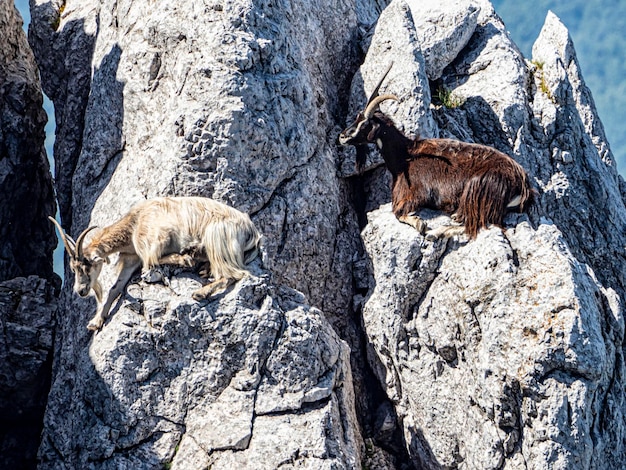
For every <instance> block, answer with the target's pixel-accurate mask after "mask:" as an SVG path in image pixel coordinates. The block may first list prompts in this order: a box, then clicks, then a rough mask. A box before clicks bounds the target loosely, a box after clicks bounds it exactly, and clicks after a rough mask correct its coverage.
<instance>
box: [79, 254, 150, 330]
mask: <svg viewBox="0 0 626 470" xmlns="http://www.w3.org/2000/svg"><path fill="white" fill-rule="evenodd" d="M117 266H118V272H117V280H116V281H115V283H114V284H113V286H111V289H110V290H109V292H108V293H107V296H106V299H105V301H104V303H99V304H98V310H97V311H96V315H95V316H94V317H93V318H92V319H91V320H90V321H89V324H88V325H87V329H88V330H92V331H96V330H99V329H100V328H102V325H104V322H105V320H106V319H107V317H108V316H109V311H110V310H111V306H112V305H113V302H115V299H117V298H118V297H119V295H120V294H121V293H122V291H123V290H124V287H126V284H127V283H128V281H129V280H130V278H131V277H132V275H133V273H134V272H135V271H136V270H137V268H139V266H141V260H140V259H139V256H137V255H122V254H120V257H119V260H118V262H117Z"/></svg>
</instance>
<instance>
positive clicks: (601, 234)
mask: <svg viewBox="0 0 626 470" xmlns="http://www.w3.org/2000/svg"><path fill="white" fill-rule="evenodd" d="M454 3H455V4H456V5H459V4H462V5H464V6H465V11H466V12H467V15H468V16H476V12H477V11H478V12H479V13H478V15H477V18H476V20H477V21H476V23H475V24H473V23H472V22H465V23H463V24H464V25H465V27H466V28H469V29H471V38H470V39H469V42H467V45H466V46H465V48H464V49H462V50H461V49H459V50H460V52H459V54H458V55H457V56H456V57H455V58H454V60H452V61H450V63H449V64H447V65H446V66H445V67H441V65H439V66H438V67H434V66H432V65H429V63H428V62H427V61H425V62H424V64H425V66H424V68H423V69H419V70H420V71H419V72H418V74H419V75H421V77H419V76H418V77H417V78H415V77H412V76H410V75H409V76H407V81H406V82H402V83H400V84H399V87H404V88H407V87H413V86H415V84H416V83H419V82H420V81H422V82H423V81H424V80H426V77H429V78H430V79H431V83H432V85H433V86H442V87H444V89H446V90H447V91H451V92H452V93H453V94H454V95H455V96H456V97H457V98H459V99H460V100H461V101H462V103H463V104H461V105H460V106H458V107H455V108H447V107H446V106H439V107H436V106H430V107H429V104H430V103H429V102H423V99H424V98H420V97H418V98H417V99H416V101H417V105H413V106H412V107H413V109H415V108H418V109H420V110H422V111H421V112H419V113H418V116H416V117H415V118H414V122H413V123H412V124H411V123H410V122H407V121H406V119H405V116H406V114H407V113H406V112H400V113H398V111H397V106H395V107H394V106H393V105H390V106H389V107H388V108H383V110H384V111H386V112H388V113H389V114H390V115H392V116H393V117H394V118H395V119H396V121H400V122H401V125H402V126H403V127H404V128H413V129H416V130H419V129H420V125H421V124H420V123H423V122H430V120H431V119H433V118H434V119H435V121H436V123H437V127H438V131H436V133H435V135H440V136H442V137H450V136H451V137H456V138H461V139H463V140H468V141H476V142H480V143H486V144H489V145H492V146H495V147H496V148H498V149H500V150H502V151H505V152H507V153H509V154H510V155H513V156H514V157H515V158H516V159H517V160H518V161H519V162H520V163H522V164H523V165H524V166H525V168H526V169H527V170H528V171H529V173H530V175H531V177H532V179H533V181H534V182H535V185H536V187H537V189H538V190H539V198H538V199H539V200H538V204H537V208H536V209H535V210H534V212H532V213H531V215H530V218H529V217H528V216H526V215H524V216H517V217H514V216H511V217H509V218H508V219H507V220H506V227H507V228H506V230H504V231H502V230H500V229H497V228H493V229H490V230H484V231H483V232H481V233H480V234H479V236H478V238H477V239H476V240H473V241H467V240H451V241H449V242H447V243H446V242H445V241H436V242H434V243H433V242H429V241H426V240H424V239H423V238H422V237H421V236H419V235H418V234H416V233H415V231H413V230H412V229H411V228H410V227H409V226H403V225H401V224H399V223H398V222H397V221H396V220H395V219H394V217H393V216H392V214H391V213H390V210H389V206H382V207H381V208H380V209H379V210H376V211H373V212H371V213H370V214H369V216H368V220H369V223H368V225H367V226H366V228H365V230H364V231H363V233H362V236H363V240H364V243H365V247H366V254H367V258H366V260H367V263H368V264H369V266H370V273H371V278H370V290H369V293H368V295H367V296H366V297H365V299H364V300H363V321H364V324H365V329H366V334H367V336H368V338H369V340H370V341H371V352H372V354H371V356H370V363H372V364H373V367H374V370H375V372H376V374H377V375H378V377H379V380H380V382H381V383H382V384H384V386H385V389H386V391H387V394H388V396H389V397H390V398H391V399H392V401H393V402H394V404H395V406H396V411H397V413H398V415H399V417H400V419H401V421H402V426H403V429H404V435H405V441H406V446H407V448H408V450H409V453H410V455H411V456H412V458H413V459H414V460H415V461H418V462H420V464H421V465H422V466H423V467H424V468H442V467H444V468H456V467H466V468H528V467H532V468H563V469H565V468H568V469H569V468H598V469H599V468H620V467H621V465H622V464H623V462H624V460H625V459H626V449H625V448H624V446H623V439H624V435H625V434H626V427H625V425H626V422H625V419H624V412H623V409H624V404H625V401H626V400H625V398H626V397H625V396H624V390H623V386H622V385H617V384H623V380H624V372H625V370H624V349H623V341H624V317H623V301H624V294H625V290H624V280H623V272H624V268H625V265H624V253H623V250H624V242H625V241H626V240H624V236H625V233H626V232H625V230H624V228H625V225H626V224H625V221H624V217H625V216H626V211H625V208H624V199H623V191H620V186H621V185H622V186H623V181H622V180H621V178H620V177H619V176H618V174H617V172H616V169H615V163H614V160H613V157H612V155H611V153H610V150H609V147H608V143H607V142H606V138H605V137H604V133H603V130H602V127H601V124H600V122H599V119H598V117H597V114H596V111H595V107H594V106H593V101H592V99H591V95H590V93H589V91H588V89H587V88H586V87H585V85H584V81H583V79H582V76H581V74H580V69H579V66H578V62H577V60H576V56H575V52H574V49H573V46H572V43H571V40H570V38H569V36H568V33H567V30H566V29H565V28H564V27H563V25H562V24H561V23H560V22H559V21H558V19H557V18H556V17H555V16H554V15H552V14H550V15H548V18H547V19H546V24H545V26H544V29H543V31H542V33H541V35H540V37H539V39H538V40H537V43H536V44H535V47H534V50H533V62H532V63H531V62H529V63H526V62H525V61H524V59H523V58H522V57H521V55H520V53H519V51H518V50H517V48H516V47H515V45H514V44H512V43H511V41H510V39H509V38H508V35H507V34H506V32H505V29H504V25H502V23H501V21H500V20H499V18H498V17H497V16H496V15H495V13H494V12H493V9H492V7H491V5H490V4H489V3H488V2H454ZM433 10H434V9H432V8H431V5H430V3H429V2H406V3H405V2H402V1H398V2H392V4H391V5H390V6H389V7H388V9H387V10H386V11H385V12H384V13H383V14H382V15H381V18H380V20H379V22H378V25H377V28H376V32H375V34H374V36H373V37H372V40H371V43H372V46H371V48H370V50H372V48H374V45H375V44H377V43H378V42H382V41H385V40H386V39H387V38H388V37H391V36H396V37H397V36H398V35H401V34H402V33H399V32H398V25H400V24H402V25H404V27H405V29H406V33H405V35H411V34H413V33H412V32H413V31H415V30H420V29H422V28H423V25H422V22H423V21H424V18H429V17H430V15H431V14H432V11H433ZM407 12H410V14H411V17H410V18H412V21H408V22H407V20H406V18H407ZM439 33H440V34H433V35H432V36H431V38H432V41H440V42H445V41H450V40H451V39H453V38H454V37H459V38H460V37H467V36H466V35H464V34H459V32H458V31H456V32H453V31H452V30H451V29H450V28H446V27H445V23H444V24H443V25H442V28H440V30H439ZM379 36H380V38H379ZM424 41H426V44H424ZM420 47H421V49H422V50H436V49H437V46H436V45H433V44H432V43H430V42H429V41H428V39H427V38H425V39H422V40H421V41H418V40H416V41H415V42H414V48H412V49H411V48H407V47H406V43H404V44H402V43H401V44H400V46H399V47H394V46H393V45H392V46H391V47H387V48H385V49H383V50H382V51H380V50H379V51H376V53H373V54H371V55H370V54H369V53H368V55H367V57H366V59H365V63H364V65H363V67H362V68H361V75H362V77H358V78H357V79H355V82H356V83H360V82H361V81H365V82H367V81H368V80H369V81H371V82H375V81H376V80H377V76H379V75H380V74H381V73H382V71H384V70H385V68H386V66H387V64H388V63H389V62H391V61H393V62H394V63H402V64H403V63H406V62H408V61H415V57H416V55H419V48H420ZM404 75H405V76H406V75H407V74H404ZM401 76H402V75H401ZM394 79H395V80H398V77H394ZM432 80H435V82H434V83H433V82H432ZM355 82H353V92H354V88H355V87H354V83H355ZM396 86H398V85H396ZM383 92H384V93H394V92H395V90H394V85H393V84H392V83H391V82H390V83H389V84H388V85H387V86H386V88H385V89H384V90H383V91H381V93H383ZM357 94H358V95H359V96H360V95H361V94H362V92H360V91H358V86H357ZM423 97H426V95H425V94H424V95H423ZM448 105H449V104H448ZM396 114H400V116H396ZM377 158H378V159H379V158H380V157H377V156H375V155H374V156H372V157H370V161H371V162H372V166H375V165H376V162H377ZM378 161H380V160H378ZM379 173H380V170H376V171H374V172H373V175H374V176H368V178H370V179H371V180H374V179H376V178H380V177H381V176H380V175H379ZM368 185H369V186H370V187H373V188H376V187H379V186H376V183H375V182H374V181H370V182H369V183H368ZM387 194H388V193H386V192H385V191H378V192H376V191H374V192H371V193H370V194H369V196H368V197H369V198H370V201H375V202H380V201H384V200H385V199H386V198H387V200H388V195H387ZM368 204H369V205H370V206H375V205H376V204H375V203H374V202H368ZM421 215H422V216H423V217H424V218H426V219H427V220H428V222H429V224H430V225H433V226H437V225H439V224H442V223H446V222H448V223H449V219H448V218H447V217H445V216H441V215H440V214H433V213H430V212H428V211H424V213H423V214H421ZM600 423H601V424H600Z"/></svg>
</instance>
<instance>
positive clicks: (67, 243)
mask: <svg viewBox="0 0 626 470" xmlns="http://www.w3.org/2000/svg"><path fill="white" fill-rule="evenodd" d="M48 219H50V221H51V222H52V223H53V224H54V225H55V226H56V228H57V230H58V231H59V235H61V240H63V244H64V245H65V250H66V251H67V254H68V255H70V257H71V258H75V257H76V250H75V249H74V247H73V246H72V245H75V243H74V240H72V239H71V238H70V237H69V236H68V235H67V234H66V233H65V232H64V231H63V227H61V224H59V223H58V222H57V221H56V219H55V218H53V217H50V216H48Z"/></svg>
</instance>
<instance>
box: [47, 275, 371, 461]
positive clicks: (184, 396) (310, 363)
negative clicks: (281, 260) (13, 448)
mask: <svg viewBox="0 0 626 470" xmlns="http://www.w3.org/2000/svg"><path fill="white" fill-rule="evenodd" d="M256 274H257V275H258V276H253V277H250V278H248V279H246V280H244V281H241V282H239V283H238V284H236V285H235V287H234V288H233V289H232V290H231V291H229V292H227V293H226V294H224V295H223V296H220V297H219V298H217V299H215V300H211V301H209V302H203V303H201V304H199V303H197V302H194V301H193V300H192V299H191V293H192V292H193V291H194V290H195V289H197V288H198V279H197V278H196V277H195V276H187V277H178V276H174V277H173V278H172V281H171V283H170V285H169V286H165V285H163V284H146V283H145V282H144V281H140V280H139V282H136V281H137V280H136V281H135V282H131V284H130V285H129V287H128V293H127V294H126V295H125V296H124V298H123V299H122V301H121V303H120V306H119V308H117V309H116V312H115V313H114V314H113V316H112V317H111V319H110V320H109V322H108V323H107V324H106V325H105V327H104V328H103V329H102V331H100V332H98V333H96V334H95V335H94V336H93V338H92V339H91V340H89V341H83V342H81V343H80V344H78V343H79V342H78V341H66V342H65V344H66V346H67V345H72V347H71V349H70V348H68V347H66V348H65V349H64V351H62V352H61V356H60V358H59V360H60V363H59V366H61V367H59V369H58V373H57V374H56V375H55V384H54V386H53V388H52V393H51V395H50V398H49V402H48V403H49V404H48V407H49V412H48V414H47V415H46V430H45V432H44V436H43V442H42V447H41V449H40V459H41V463H40V465H39V468H42V469H45V468H58V465H61V464H62V465H65V466H68V467H72V468H82V467H84V466H86V465H88V464H89V462H94V461H98V462H99V463H98V466H99V467H100V468H120V467H121V466H129V465H130V466H132V467H133V468H156V467H163V466H169V468H181V469H188V468H201V467H206V466H208V467H211V466H212V467H213V468H268V469H270V468H277V467H278V466H280V465H281V464H283V465H286V464H291V465H294V466H304V467H307V468H346V469H348V468H354V467H355V466H358V465H357V464H358V462H360V451H361V450H360V449H361V446H362V442H361V437H360V434H359V430H358V427H356V426H355V425H356V416H355V415H354V396H353V392H352V378H351V372H350V364H349V349H348V347H347V345H346V343H345V342H343V341H342V340H341V339H340V338H339V337H338V336H337V334H336V333H335V332H334V331H333V329H332V328H331V327H330V325H329V324H328V322H327V321H326V320H325V318H324V316H323V315H322V313H321V312H320V311H319V310H317V309H315V308H313V307H309V306H307V305H306V303H305V300H304V298H303V296H302V294H300V293H298V292H296V291H292V290H290V289H288V288H275V287H273V286H272V284H271V283H270V282H269V279H268V274H267V273H264V272H263V271H259V270H258V269H257V271H256ZM83 323H84V322H83ZM77 336H80V335H77V334H74V338H76V337H77ZM70 354H71V355H70ZM76 358H78V362H76ZM70 363H74V364H73V366H72V367H63V365H64V364H65V365H66V366H67V365H69V364H70ZM78 416H80V417H81V419H80V420H79V421H77V419H76V417H78Z"/></svg>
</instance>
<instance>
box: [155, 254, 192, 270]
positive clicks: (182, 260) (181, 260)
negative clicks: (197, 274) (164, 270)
mask: <svg viewBox="0 0 626 470" xmlns="http://www.w3.org/2000/svg"><path fill="white" fill-rule="evenodd" d="M159 264H173V265H176V266H182V267H184V268H191V267H192V266H193V265H194V264H195V260H194V257H193V256H192V255H190V254H187V253H184V254H178V253H171V254H169V255H165V256H163V257H162V258H161V259H159Z"/></svg>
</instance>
